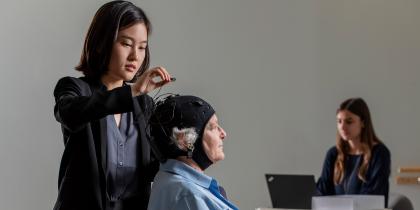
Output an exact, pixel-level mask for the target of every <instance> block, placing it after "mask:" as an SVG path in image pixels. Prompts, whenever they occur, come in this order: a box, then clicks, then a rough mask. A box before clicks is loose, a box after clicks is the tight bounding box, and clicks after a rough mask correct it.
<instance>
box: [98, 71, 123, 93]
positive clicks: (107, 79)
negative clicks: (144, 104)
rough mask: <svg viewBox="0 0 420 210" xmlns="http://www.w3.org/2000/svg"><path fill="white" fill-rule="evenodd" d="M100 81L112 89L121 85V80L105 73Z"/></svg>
mask: <svg viewBox="0 0 420 210" xmlns="http://www.w3.org/2000/svg"><path fill="white" fill-rule="evenodd" d="M101 82H102V83H103V84H104V85H105V86H106V88H107V89H108V90H112V89H114V88H117V87H121V86H122V85H123V80H121V79H116V78H113V77H112V76H110V75H107V74H105V75H104V76H102V77H101Z"/></svg>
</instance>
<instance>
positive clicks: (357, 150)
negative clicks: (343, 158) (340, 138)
mask: <svg viewBox="0 0 420 210" xmlns="http://www.w3.org/2000/svg"><path fill="white" fill-rule="evenodd" d="M348 143H349V146H350V151H349V153H350V154H352V155H361V154H363V151H362V143H361V142H360V138H357V139H349V140H348Z"/></svg>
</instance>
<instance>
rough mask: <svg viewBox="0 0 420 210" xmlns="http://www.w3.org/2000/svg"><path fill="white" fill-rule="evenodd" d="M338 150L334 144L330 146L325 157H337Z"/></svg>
mask: <svg viewBox="0 0 420 210" xmlns="http://www.w3.org/2000/svg"><path fill="white" fill-rule="evenodd" d="M337 154H338V151H337V147H336V146H332V147H330V148H329V149H328V150H327V155H326V158H328V159H335V158H336V157H337Z"/></svg>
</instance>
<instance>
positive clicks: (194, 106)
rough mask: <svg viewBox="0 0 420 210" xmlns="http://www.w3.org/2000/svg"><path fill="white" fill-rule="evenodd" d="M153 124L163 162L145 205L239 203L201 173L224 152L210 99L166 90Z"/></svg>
mask: <svg viewBox="0 0 420 210" xmlns="http://www.w3.org/2000/svg"><path fill="white" fill-rule="evenodd" d="M151 130H152V136H154V140H152V142H151V143H152V147H153V148H154V149H155V151H154V152H155V153H156V154H157V156H158V157H160V159H161V165H160V169H159V172H158V173H157V175H156V177H155V179H154V183H153V186H152V192H151V197H150V201H149V206H148V209H149V210H156V209H174V210H177V209H179V210H181V209H182V210H186V209H194V210H198V209H199V210H201V209H238V208H237V207H236V206H235V205H233V204H232V203H231V202H230V201H228V200H227V199H226V198H225V197H224V196H222V193H221V192H220V187H219V186H218V184H217V182H216V180H215V179H213V178H212V177H210V176H207V175H205V174H204V170H206V169H207V168H208V167H209V166H210V165H212V164H214V163H216V162H218V161H220V160H223V159H224V157H225V155H224V153H223V141H224V139H225V137H226V132H225V131H224V130H223V128H222V127H220V125H219V123H218V121H217V116H216V115H215V111H214V110H213V108H212V107H211V106H210V104H208V103H207V102H206V101H204V100H202V99H200V98H198V97H195V96H170V97H168V98H166V99H165V100H164V101H162V102H159V103H158V104H157V106H156V110H155V112H154V115H153V116H152V118H151Z"/></svg>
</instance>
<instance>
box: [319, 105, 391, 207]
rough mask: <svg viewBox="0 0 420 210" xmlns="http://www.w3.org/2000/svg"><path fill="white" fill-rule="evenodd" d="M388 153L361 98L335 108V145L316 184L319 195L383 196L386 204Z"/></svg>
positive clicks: (329, 152) (389, 160)
mask: <svg viewBox="0 0 420 210" xmlns="http://www.w3.org/2000/svg"><path fill="white" fill-rule="evenodd" d="M390 164H391V155H390V152H389V150H388V149H387V147H386V146H385V145H384V144H383V143H382V142H381V141H380V140H379V139H378V137H377V136H376V134H375V131H374V129H373V124H372V120H371V117H370V113H369V108H368V106H367V104H366V102H365V101H364V100H363V99H362V98H350V99H347V100H345V101H344V102H343V103H341V105H340V107H339V108H338V110H337V138H336V145H335V146H334V147H332V148H330V149H329V150H328V152H327V155H326V158H325V162H324V166H323V169H322V173H321V177H320V178H319V180H318V183H317V190H318V193H319V194H321V195H343V194H367V195H383V196H384V197H385V206H387V200H388V191H389V180H388V179H389V176H390Z"/></svg>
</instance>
